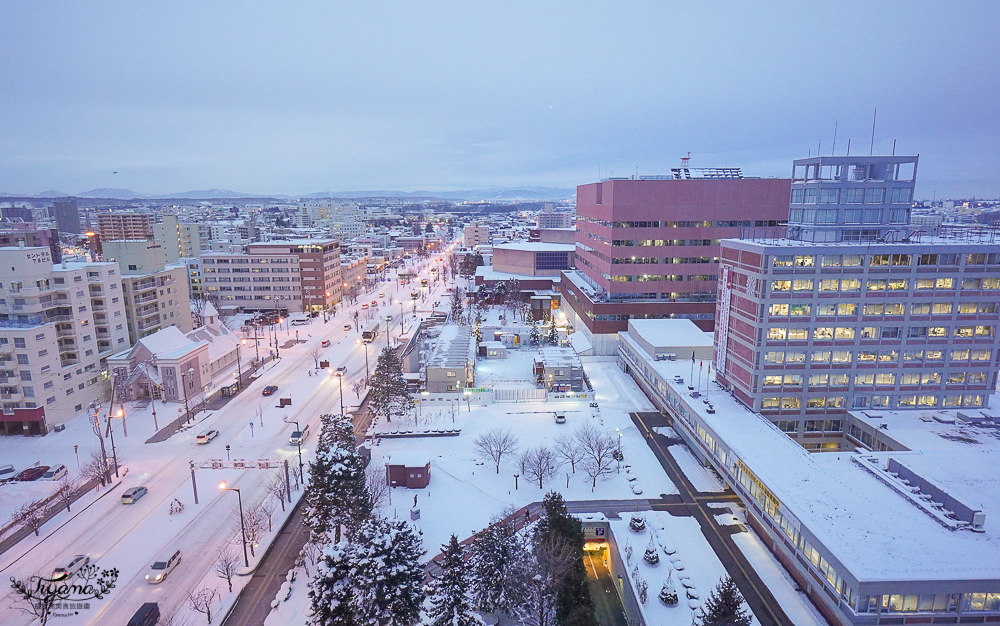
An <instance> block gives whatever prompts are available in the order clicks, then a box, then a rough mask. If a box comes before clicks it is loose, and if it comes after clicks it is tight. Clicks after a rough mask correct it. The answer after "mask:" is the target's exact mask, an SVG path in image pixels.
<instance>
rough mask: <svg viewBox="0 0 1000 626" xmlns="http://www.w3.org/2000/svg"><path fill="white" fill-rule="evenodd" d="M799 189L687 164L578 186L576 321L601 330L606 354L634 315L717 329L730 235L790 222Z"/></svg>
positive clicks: (565, 285) (572, 290)
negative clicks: (723, 243)
mask: <svg viewBox="0 0 1000 626" xmlns="http://www.w3.org/2000/svg"><path fill="white" fill-rule="evenodd" d="M790 185H791V181H790V180H789V179H760V178H745V177H743V175H742V173H741V172H740V170H739V169H738V168H720V169H688V168H677V169H674V170H672V173H671V175H669V176H655V177H652V176H650V177H640V178H638V179H621V180H618V179H611V180H605V181H602V182H599V183H591V184H587V185H580V186H578V187H577V221H576V255H575V262H576V270H575V271H568V272H565V273H564V275H563V281H562V285H561V290H562V293H563V300H564V301H565V302H566V303H567V304H568V305H569V306H568V307H567V313H570V312H572V315H571V317H572V321H573V322H574V326H576V328H577V329H578V330H580V329H586V331H587V332H588V334H591V335H597V336H598V337H595V341H594V346H595V349H596V350H597V351H598V353H602V354H613V353H614V352H613V344H615V343H616V342H615V339H614V336H615V334H616V333H617V332H618V331H623V330H627V328H628V320H629V319H675V318H681V319H685V318H686V319H690V320H692V321H693V322H694V323H695V324H697V325H698V326H699V327H700V328H701V329H703V330H706V331H711V330H713V328H714V325H715V321H714V320H715V298H716V286H717V283H718V275H719V250H720V247H719V242H720V240H722V239H726V238H732V237H739V236H740V234H741V231H742V230H743V229H746V228H756V227H759V228H762V229H763V228H768V227H775V226H778V225H779V224H780V223H783V222H785V221H786V220H787V218H788V199H789V191H790ZM600 335H605V338H604V339H605V340H604V341H602V340H601V338H600V337H599V336H600ZM598 344H607V345H598Z"/></svg>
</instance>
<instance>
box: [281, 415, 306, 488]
mask: <svg viewBox="0 0 1000 626" xmlns="http://www.w3.org/2000/svg"><path fill="white" fill-rule="evenodd" d="M285 421H286V422H291V423H292V424H295V430H296V431H298V433H299V436H298V438H297V443H296V444H295V445H296V446H298V448H299V476H300V477H301V480H302V482H303V484H305V480H306V477H305V474H304V473H303V471H302V467H303V465H302V427H301V426H299V423H298V422H297V421H296V420H289V419H288V416H287V415H286V416H285Z"/></svg>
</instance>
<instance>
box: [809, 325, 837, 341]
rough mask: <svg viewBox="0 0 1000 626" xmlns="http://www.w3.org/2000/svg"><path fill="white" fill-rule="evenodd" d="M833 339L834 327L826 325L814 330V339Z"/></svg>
mask: <svg viewBox="0 0 1000 626" xmlns="http://www.w3.org/2000/svg"><path fill="white" fill-rule="evenodd" d="M831 339H833V327H832V326H824V327H819V328H816V329H814V330H813V340H814V341H829V340H831Z"/></svg>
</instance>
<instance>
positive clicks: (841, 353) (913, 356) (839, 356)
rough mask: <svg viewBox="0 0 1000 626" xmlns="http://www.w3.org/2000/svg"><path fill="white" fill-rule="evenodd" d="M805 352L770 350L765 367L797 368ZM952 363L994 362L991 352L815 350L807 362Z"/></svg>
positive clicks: (804, 356) (960, 350)
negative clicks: (790, 366)
mask: <svg viewBox="0 0 1000 626" xmlns="http://www.w3.org/2000/svg"><path fill="white" fill-rule="evenodd" d="M806 354H807V353H806V352H804V351H801V350H789V351H781V350H771V351H768V352H765V353H764V365H782V364H785V365H798V364H804V363H805V362H806ZM946 354H947V356H948V359H949V360H950V361H953V362H958V361H961V362H966V361H972V362H977V363H988V362H990V361H991V360H992V359H993V351H992V350H982V349H981V350H969V349H964V348H959V349H957V350H950V351H948V352H947V353H946V351H944V350H903V351H902V352H900V351H899V350H893V349H882V350H859V351H858V352H857V355H855V353H854V352H852V351H850V350H815V351H813V352H810V353H808V356H809V362H810V363H816V364H826V363H832V364H835V365H844V364H848V363H852V362H854V360H855V356H856V358H857V362H859V363H876V362H878V363H898V362H900V358H902V362H903V363H923V362H931V363H944V360H945V355H946Z"/></svg>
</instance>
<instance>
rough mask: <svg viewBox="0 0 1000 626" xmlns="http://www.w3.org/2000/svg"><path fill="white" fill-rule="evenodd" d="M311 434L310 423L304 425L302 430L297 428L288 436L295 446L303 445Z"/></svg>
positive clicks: (290, 442)
mask: <svg viewBox="0 0 1000 626" xmlns="http://www.w3.org/2000/svg"><path fill="white" fill-rule="evenodd" d="M308 436H309V424H306V425H305V426H303V427H302V430H296V431H294V432H293V433H292V435H291V436H290V437H289V438H288V443H289V444H290V445H293V446H299V445H302V442H303V441H305V440H306V438H307V437H308Z"/></svg>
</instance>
